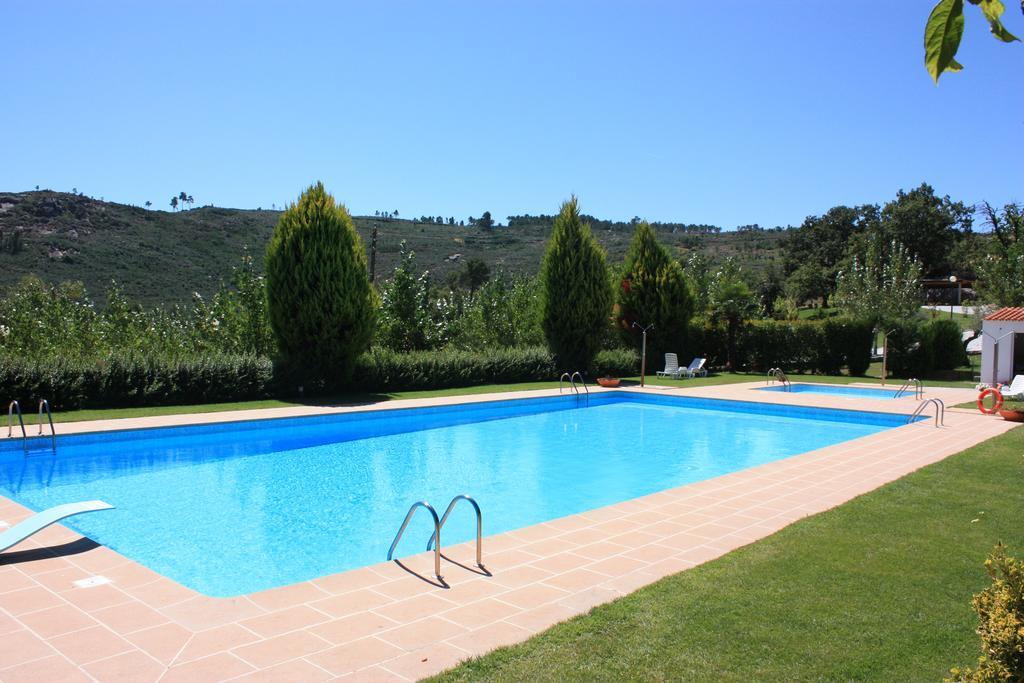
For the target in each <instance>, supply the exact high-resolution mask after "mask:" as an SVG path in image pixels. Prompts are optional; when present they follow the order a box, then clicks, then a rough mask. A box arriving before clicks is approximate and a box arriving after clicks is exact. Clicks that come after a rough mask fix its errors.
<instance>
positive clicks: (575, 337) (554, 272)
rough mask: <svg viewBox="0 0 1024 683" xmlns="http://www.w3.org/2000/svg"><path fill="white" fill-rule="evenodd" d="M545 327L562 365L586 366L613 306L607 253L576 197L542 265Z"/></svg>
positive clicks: (562, 216) (566, 209)
mask: <svg viewBox="0 0 1024 683" xmlns="http://www.w3.org/2000/svg"><path fill="white" fill-rule="evenodd" d="M541 283H542V285H541V286H542V291H543V294H542V296H543V298H542V304H541V311H542V315H541V326H542V328H543V330H544V337H545V339H546V340H547V343H548V347H549V348H550V349H551V352H552V353H553V354H554V356H555V358H556V360H557V362H558V365H559V367H561V368H564V369H566V370H576V369H581V370H582V369H586V368H588V367H589V366H590V365H591V363H592V362H593V360H594V356H595V355H596V354H597V352H598V350H599V349H600V346H601V339H602V336H603V333H604V332H605V330H606V329H607V327H608V321H609V316H610V315H611V307H612V291H611V283H610V282H609V281H608V267H607V265H606V262H605V253H604V250H603V249H602V248H601V246H600V245H599V244H598V243H597V240H596V239H594V235H593V234H592V233H591V231H590V224H589V223H584V222H583V221H582V219H581V218H580V210H579V204H578V203H577V201H576V197H572V198H571V199H569V200H568V201H567V202H565V203H563V204H562V208H561V211H560V212H559V214H558V216H556V217H555V221H554V225H553V226H552V230H551V239H550V240H549V241H548V246H547V251H546V252H545V254H544V261H543V263H542V264H541Z"/></svg>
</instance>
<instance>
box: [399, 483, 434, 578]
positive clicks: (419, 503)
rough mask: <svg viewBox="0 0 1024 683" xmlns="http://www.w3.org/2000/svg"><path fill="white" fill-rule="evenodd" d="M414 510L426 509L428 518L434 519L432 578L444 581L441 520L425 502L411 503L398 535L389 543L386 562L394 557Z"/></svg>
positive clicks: (432, 507)
mask: <svg viewBox="0 0 1024 683" xmlns="http://www.w3.org/2000/svg"><path fill="white" fill-rule="evenodd" d="M416 508H426V509H427V512H429V513H430V516H431V517H433V518H434V536H436V537H437V545H436V546H435V547H434V576H436V577H437V579H438V581H441V580H443V579H444V577H442V576H441V520H439V519H438V518H437V510H435V509H434V506H432V505H431V504H430V503H428V502H427V501H425V500H421V501H417V502H415V503H413V504H412V507H410V508H409V512H407V513H406V515H405V521H404V522H402V526H401V528H400V529H399V530H398V533H397V534H395V540H394V541H392V542H391V547H390V548H388V562H390V561H391V558H392V557H393V556H394V554H395V546H397V545H398V542H399V541H400V540H401V539H402V534H403V533H405V527H407V526H409V520H411V519H412V516H413V513H415V512H416Z"/></svg>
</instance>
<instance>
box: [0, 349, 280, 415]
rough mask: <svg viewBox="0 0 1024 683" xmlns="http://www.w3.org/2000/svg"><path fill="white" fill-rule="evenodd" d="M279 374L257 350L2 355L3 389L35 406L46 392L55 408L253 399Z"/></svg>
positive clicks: (266, 392) (1, 391) (0, 390)
mask: <svg viewBox="0 0 1024 683" xmlns="http://www.w3.org/2000/svg"><path fill="white" fill-rule="evenodd" d="M273 377H274V372H273V366H272V364H271V362H270V360H269V359H268V358H265V357H259V356H253V355H229V354H203V355H200V356H193V357H188V358H177V359H175V358H161V357H154V356H144V355H140V354H114V355H111V356H108V357H105V358H101V359H92V360H85V359H68V358H61V357H55V358H47V359H36V360H21V359H15V358H11V357H6V358H0V395H2V396H5V397H11V398H16V399H18V401H20V402H21V404H22V405H23V406H26V407H28V406H32V407H33V408H34V407H35V402H36V401H38V400H39V399H40V398H45V399H47V400H49V401H50V405H51V407H52V408H53V409H54V410H74V409H78V408H109V407H127V406H151V405H181V404H188V403H216V402H223V401H245V400H252V399H258V398H264V397H266V396H268V395H270V392H271V387H272V384H273Z"/></svg>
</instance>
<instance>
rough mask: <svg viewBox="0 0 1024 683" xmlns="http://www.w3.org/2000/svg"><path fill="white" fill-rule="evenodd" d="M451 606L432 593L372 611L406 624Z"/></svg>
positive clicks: (438, 612) (451, 605)
mask: <svg viewBox="0 0 1024 683" xmlns="http://www.w3.org/2000/svg"><path fill="white" fill-rule="evenodd" d="M453 606H454V605H453V603H451V602H448V601H447V600H442V599H441V598H438V597H435V596H433V595H420V596H417V597H415V598H408V599H407V600H401V601H399V602H393V603H391V604H390V605H384V606H382V607H377V608H374V610H373V611H374V612H376V613H377V614H380V615H382V616H385V617H387V618H388V619H392V620H394V621H397V622H398V623H400V624H406V623H408V622H410V621H414V620H416V619H422V618H424V617H429V616H431V615H434V614H440V613H441V612H444V611H447V610H449V609H451V608H452V607H453Z"/></svg>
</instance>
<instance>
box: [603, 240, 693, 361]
mask: <svg viewBox="0 0 1024 683" xmlns="http://www.w3.org/2000/svg"><path fill="white" fill-rule="evenodd" d="M622 272H623V275H622V278H623V280H622V286H621V287H620V288H619V289H618V295H617V297H616V298H617V301H616V303H617V304H618V316H617V317H618V322H619V327H620V328H621V329H622V334H623V336H624V337H625V338H626V340H627V341H629V342H630V343H638V341H637V340H638V338H639V334H640V333H639V330H637V329H636V328H634V327H633V323H634V322H637V323H639V324H641V325H643V326H645V327H646V326H647V325H650V324H652V323H653V324H654V329H653V330H651V331H650V332H649V333H648V334H647V357H648V360H650V361H651V362H653V363H654V364H655V365H657V363H658V361H659V359H660V357H661V355H662V354H664V353H666V352H669V351H671V352H673V353H683V352H684V348H685V344H686V329H687V324H688V323H689V321H690V317H691V316H692V315H693V309H694V295H693V290H692V288H691V287H690V283H689V281H688V280H687V278H686V275H685V274H684V273H683V269H682V267H681V266H680V265H679V263H678V262H677V261H675V260H674V259H673V258H672V255H671V254H670V253H669V251H668V249H666V248H665V247H664V246H662V245H661V244H660V243H659V242H658V238H657V236H656V235H655V233H654V230H653V229H652V228H651V226H650V225H648V223H647V221H644V222H642V223H640V224H639V225H638V226H637V228H636V232H634V233H633V241H632V242H631V243H630V245H629V251H627V252H626V262H625V264H624V266H623V271H622ZM682 360H683V359H682V358H680V361H682Z"/></svg>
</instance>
